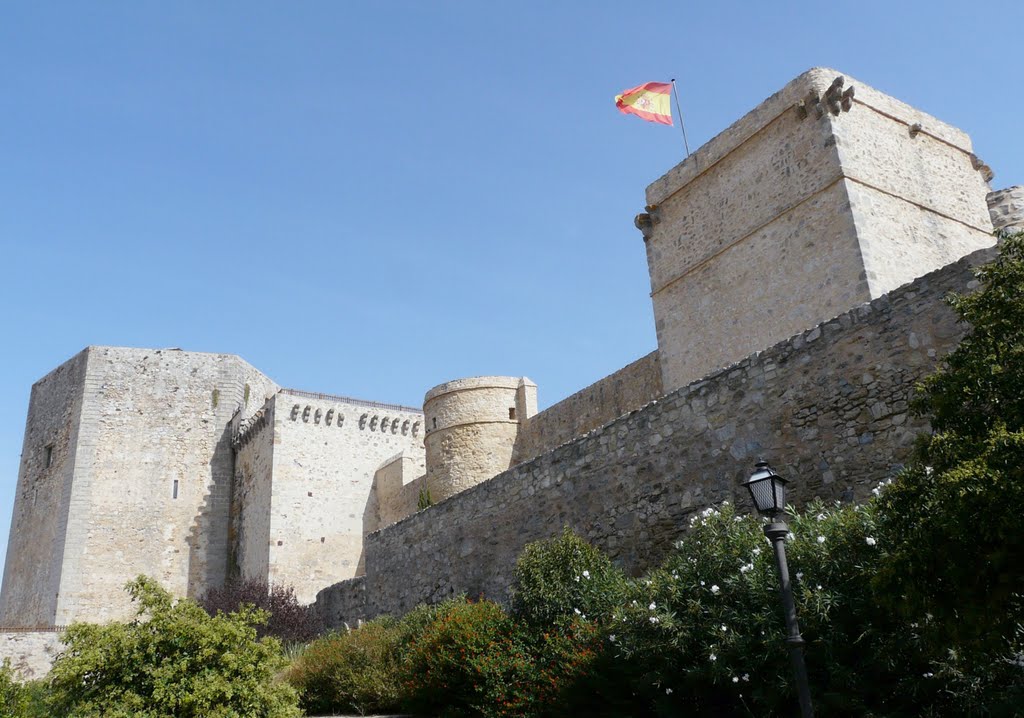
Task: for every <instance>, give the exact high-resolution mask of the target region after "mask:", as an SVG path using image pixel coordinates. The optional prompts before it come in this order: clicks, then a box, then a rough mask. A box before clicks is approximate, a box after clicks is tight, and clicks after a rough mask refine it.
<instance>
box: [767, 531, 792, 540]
mask: <svg viewBox="0 0 1024 718" xmlns="http://www.w3.org/2000/svg"><path fill="white" fill-rule="evenodd" d="M795 539H796V534H794V533H793V532H792V531H790V532H789V533H788V534H786V540H787V541H793V540H795ZM769 543H770V542H769Z"/></svg>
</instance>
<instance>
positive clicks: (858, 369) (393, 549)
mask: <svg viewBox="0 0 1024 718" xmlns="http://www.w3.org/2000/svg"><path fill="white" fill-rule="evenodd" d="M993 256H994V255H993V252H992V251H991V250H982V251H979V252H976V253H974V254H972V255H971V256H969V257H967V258H965V259H963V260H961V261H959V262H957V263H955V264H952V265H950V266H948V267H945V268H943V269H941V270H938V271H936V272H933V273H931V274H929V275H926V276H925V277H923V278H921V279H919V280H917V281H915V282H913V283H912V284H910V285H907V286H905V287H902V288H900V289H898V290H896V291H894V292H893V293H891V294H889V295H886V296H884V297H881V298H879V299H876V300H874V301H872V302H871V303H870V304H865V305H862V306H860V307H857V308H855V309H853V310H851V311H849V312H846V313H845V314H842V315H840V316H838V317H836V318H834V319H832V320H830V321H828V322H825V323H824V324H821V325H819V326H817V327H814V328H813V329H810V330H808V331H805V332H803V333H801V334H798V335H796V336H794V337H792V338H790V339H788V340H786V341H784V342H781V343H779V344H777V345H775V346H774V347H772V348H770V349H768V350H766V351H763V352H759V353H756V354H752V355H750V356H749V357H747V358H746V359H744V360H743V361H741V362H739V363H738V364H735V365H733V366H730V367H727V368H725V369H723V370H721V371H719V372H717V373H715V374H713V375H711V376H708V377H706V378H704V379H702V380H700V381H697V382H694V383H692V384H690V385H688V386H686V387H683V388H681V389H679V390H676V391H673V392H671V393H669V394H668V395H666V396H664V397H662V398H660V399H658V400H657V401H655V402H652V403H651V404H649V405H647V406H645V407H643V408H642V409H639V410H637V411H634V412H631V413H630V414H627V415H626V416H623V417H621V418H619V419H616V420H615V421H613V422H611V423H610V424H607V425H606V426H604V427H602V428H600V429H598V430H596V431H593V432H591V433H589V434H587V435H586V436H583V437H581V438H579V439H577V440H575V441H572V442H570V443H568V444H565V445H563V446H560V447H559V448H557V449H555V450H554V451H551V452H549V453H546V454H544V455H543V456H540V457H538V458H536V459H534V460H533V461H530V462H528V463H525V464H520V465H519V466H516V467H514V468H512V469H511V470H509V471H507V472H505V473H503V474H500V475H499V476H497V477H495V478H494V479H492V480H490V481H486V482H484V483H482V484H480V485H478V486H476V487H474V488H472V489H470V490H468V491H466V492H464V493H462V494H459V495H458V496H455V497H452V498H451V499H448V500H447V501H442V502H441V503H439V504H437V505H435V506H432V507H430V508H429V509H427V510H425V511H421V512H419V513H417V514H415V515H413V516H411V517H409V518H407V519H405V520H403V521H401V522H399V523H398V524H396V525H394V526H392V527H390V528H386V529H383V530H381V531H378V532H376V533H373V534H371V535H369V536H368V537H367V541H366V566H367V573H366V579H365V580H366V582H365V586H366V589H365V599H361V598H359V596H360V595H361V594H358V593H353V591H352V590H351V587H350V586H348V585H346V584H344V583H343V584H340V585H338V586H334V587H331V588H329V589H326V590H325V591H323V592H321V594H320V595H321V602H323V603H325V604H326V603H330V605H331V606H332V613H331V615H332V616H333V617H334V620H348V621H352V620H354V619H355V618H357V617H365V616H372V615H377V614H380V613H396V614H397V613H402V612H405V611H408V610H409V609H411V608H412V607H414V606H415V605H416V604H417V603H419V602H422V601H428V602H432V601H437V600H440V599H443V598H446V597H448V596H451V595H453V594H456V593H462V592H465V593H467V594H469V595H472V596H476V595H480V594H483V595H485V596H488V597H491V598H494V599H497V600H504V599H506V598H507V596H508V588H509V582H510V578H511V572H512V568H513V565H514V561H515V557H516V556H517V555H518V553H519V552H520V550H521V549H522V547H523V546H524V545H525V544H526V543H527V542H530V541H534V540H538V539H542V538H548V537H550V536H552V535H554V534H555V533H557V532H558V531H559V530H560V529H561V527H562V526H565V525H568V526H571V527H572V528H573V529H575V530H576V531H577V532H579V533H580V534H582V535H583V536H585V537H586V538H587V540H588V541H590V542H592V543H593V544H595V545H597V546H599V547H600V548H601V549H603V550H604V551H607V552H608V553H609V554H610V555H611V556H613V557H614V559H615V561H616V562H617V563H618V564H620V565H621V566H623V567H624V568H625V569H627V570H628V571H630V572H632V573H634V574H635V573H638V572H641V571H643V570H645V569H647V568H649V567H651V566H653V565H655V564H657V563H658V562H659V561H660V560H661V559H662V558H663V556H664V554H665V552H666V550H667V549H668V547H669V546H670V545H671V543H672V542H673V541H674V540H676V539H677V537H678V536H679V535H680V533H681V532H682V531H683V530H684V527H685V526H686V525H687V521H688V517H689V516H690V515H691V514H692V513H693V512H694V511H697V510H699V509H701V508H703V507H705V506H708V505H710V504H717V503H720V502H722V501H725V500H730V501H734V502H736V503H738V504H739V505H740V507H741V508H742V509H749V499H748V498H747V497H746V496H745V493H746V492H745V491H744V490H743V488H742V486H741V485H740V484H741V482H742V481H743V480H744V479H745V478H746V477H747V476H748V475H749V472H750V471H751V468H752V466H753V463H754V462H755V461H756V460H758V459H760V458H765V459H768V460H770V461H771V462H772V463H773V465H774V466H775V467H776V468H777V469H778V470H780V472H781V473H783V474H784V475H785V476H787V477H788V478H790V479H791V480H792V482H793V483H792V484H791V487H792V492H793V493H792V497H793V499H794V501H795V503H798V504H800V503H803V502H806V501H807V500H809V499H811V498H814V497H820V498H822V499H825V500H833V499H836V500H843V501H849V500H861V499H864V498H866V497H867V496H868V495H869V493H870V491H871V489H872V488H873V487H874V486H875V485H876V484H877V482H879V481H881V480H883V479H886V478H888V477H891V476H892V475H893V474H894V473H895V472H896V471H898V470H899V468H900V466H901V464H902V462H903V461H904V460H905V459H906V457H907V456H908V455H909V452H910V451H911V448H912V445H913V441H914V437H915V436H916V435H917V434H918V433H919V432H921V431H924V430H926V429H927V424H926V422H923V421H922V420H920V419H916V418H914V417H911V416H910V415H909V414H908V413H907V402H908V399H909V397H910V394H911V391H912V387H913V385H914V383H915V382H916V381H917V380H918V379H919V378H920V377H922V376H923V375H925V374H927V373H928V372H930V371H932V370H933V369H934V368H935V366H936V364H937V362H938V360H939V359H940V358H941V357H942V356H943V355H945V354H946V353H948V352H949V351H950V350H951V349H952V348H954V347H955V346H956V344H957V342H958V341H959V339H960V337H961V336H962V335H963V332H964V331H965V327H964V326H963V325H960V324H958V323H957V322H956V317H955V315H954V314H953V312H952V311H951V310H950V309H949V308H948V307H947V305H946V304H945V303H944V302H943V301H942V300H943V297H945V296H946V295H947V293H948V292H950V291H954V290H955V291H963V290H965V289H969V288H972V287H973V286H974V279H973V274H972V271H971V270H972V267H973V266H975V265H976V264H978V263H980V262H982V261H987V260H989V259H991V258H992V257H993ZM442 527H443V530H440V529H441V528H442ZM345 601H348V603H347V604H345Z"/></svg>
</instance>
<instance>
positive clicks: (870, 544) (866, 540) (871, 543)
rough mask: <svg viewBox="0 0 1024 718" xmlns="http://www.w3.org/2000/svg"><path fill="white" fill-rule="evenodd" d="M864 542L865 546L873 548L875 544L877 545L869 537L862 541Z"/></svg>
mask: <svg viewBox="0 0 1024 718" xmlns="http://www.w3.org/2000/svg"><path fill="white" fill-rule="evenodd" d="M864 542H865V543H866V544H867V545H868V546H874V545H875V544H877V543H878V542H877V541H875V540H874V539H873V538H871V537H870V536H868V537H867V538H866V539H864Z"/></svg>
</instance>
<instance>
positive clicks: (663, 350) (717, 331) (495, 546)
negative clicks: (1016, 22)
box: [0, 68, 1024, 675]
mask: <svg viewBox="0 0 1024 718" xmlns="http://www.w3.org/2000/svg"><path fill="white" fill-rule="evenodd" d="M991 178H992V175H991V172H990V170H989V169H988V167H987V166H986V165H985V164H984V163H983V162H981V160H979V159H978V157H977V156H976V155H974V153H973V151H972V147H971V142H970V138H969V137H968V136H967V135H966V134H965V133H964V132H962V131H960V130H958V129H956V128H954V127H951V126H949V125H946V124H944V123H942V122H941V121H939V120H937V119H935V118H933V117H931V116H929V115H927V114H925V113H922V112H920V111H918V110H916V109H914V108H912V107H909V106H908V105H906V104H903V103H901V102H899V101H898V100H895V99H893V98H891V97H889V96H887V95H885V94H883V93H881V92H878V91H876V90H873V89H872V88H870V87H868V86H866V85H864V84H862V83H860V82H857V81H851V80H849V79H848V78H843V77H842V76H841V75H840V73H838V72H836V71H834V70H828V69H820V68H819V69H813V70H810V71H808V72H806V73H804V74H802V75H800V76H799V77H797V78H796V79H794V80H793V81H791V82H790V83H788V84H787V85H786V86H785V87H784V88H783V89H782V90H780V91H779V92H778V93H776V94H775V95H773V96H771V97H769V98H768V99H767V100H765V101H764V102H762V103H761V104H760V105H758V106H757V107H756V108H755V109H754V110H752V111H751V112H749V113H748V114H747V115H745V116H744V117H743V118H741V119H740V120H738V121H737V122H736V123H734V124H733V125H732V126H731V127H729V128H728V129H727V130H725V131H724V132H722V133H721V134H720V135H718V136H717V137H715V138H714V139H712V140H711V141H709V142H708V143H707V144H706V145H704V146H703V147H702V148H700V149H699V150H698V151H697V152H695V153H694V154H693V155H691V156H690V157H688V158H687V159H686V160H685V161H684V162H682V163H680V164H679V165H677V166H676V167H674V168H673V169H672V170H670V171H669V172H668V173H667V174H666V175H664V176H663V177H662V178H661V179H659V180H657V181H656V182H654V183H653V184H652V185H651V186H650V187H648V189H647V198H646V199H647V201H646V208H645V211H644V212H642V213H641V214H639V215H638V216H637V217H636V225H637V228H638V229H639V230H640V231H641V233H642V235H643V241H644V245H645V248H646V253H647V259H648V266H649V270H650V277H651V297H652V301H653V303H654V313H655V320H656V329H657V337H658V348H657V350H655V351H654V352H652V353H650V354H648V355H646V356H644V357H642V358H640V359H638V360H637V361H635V362H633V363H632V364H630V365H628V366H626V367H624V368H623V369H621V370H619V371H618V372H616V373H614V374H612V375H611V376H609V377H606V378H605V379H602V380H600V381H599V382H597V383H596V384H594V385H592V386H590V387H587V388H585V389H583V390H581V391H580V392H578V393H576V394H574V395H572V396H570V397H568V398H567V399H565V400H564V401H562V402H559V403H558V404H555V405H554V406H552V407H550V408H548V409H546V410H545V411H542V412H538V410H537V387H536V385H534V384H533V383H532V382H531V381H530V380H529V379H526V378H525V377H494V376H488V377H475V378H466V379H457V380H455V381H451V382H447V383H445V384H442V385H440V386H437V387H434V388H433V389H430V390H429V391H428V392H427V393H426V396H425V399H424V404H423V407H422V409H420V408H415V407H404V406H396V405H389V404H382V403H377V402H372V401H363V400H357V399H351V398H346V397H340V396H331V395H326V394H315V393H309V392H303V391H297V390H293V389H287V388H282V387H280V386H278V385H277V384H276V383H275V382H274V381H273V380H272V379H271V378H269V377H267V376H265V375H264V374H262V373H261V372H260V371H259V370H257V369H256V368H254V367H252V366H250V365H249V364H247V363H246V362H245V361H243V360H242V359H240V358H239V357H236V356H233V355H227V354H200V353H194V352H186V351H181V350H178V349H126V348H115V347H89V348H87V349H85V350H84V351H82V352H81V353H79V354H78V355H76V356H75V357H73V358H71V359H70V360H68V361H67V362H65V363H64V364H62V365H61V366H59V367H57V368H56V369H54V370H53V371H52V372H50V373H49V374H47V375H46V376H45V377H43V378H42V379H40V380H39V381H38V382H37V383H36V384H35V385H34V386H33V387H32V394H31V399H30V405H29V412H28V419H27V423H26V429H25V441H24V449H23V453H22V458H21V467H20V471H19V476H18V487H17V496H16V502H15V507H14V518H13V522H12V527H11V537H10V542H9V547H8V554H7V563H6V566H5V570H4V577H3V588H2V592H0V656H4V655H9V656H12V657H14V658H15V664H16V666H18V667H19V668H20V670H21V671H22V672H23V673H24V674H25V675H31V674H33V672H35V673H38V672H40V671H44V670H45V666H46V662H47V660H48V659H49V657H50V656H52V654H53V652H54V651H55V650H56V647H57V641H56V634H55V633H54V632H53V631H52V628H53V627H54V626H60V625H64V624H67V623H69V622H71V621H76V620H88V621H104V620H111V619H120V618H124V617H126V616H128V615H130V614H131V613H132V609H131V606H130V605H129V603H128V599H127V596H126V595H125V594H124V592H123V591H122V590H121V589H122V586H123V585H124V583H125V582H126V581H127V580H129V579H130V578H132V577H134V576H136V575H137V574H140V573H144V574H147V575H150V576H152V577H154V578H156V579H158V580H159V581H160V582H161V583H162V584H163V585H164V586H166V587H167V588H168V589H169V590H171V591H172V592H174V593H175V594H177V595H180V596H198V595H201V594H203V593H204V592H205V591H206V590H208V589H209V588H211V587H214V586H219V585H220V584H222V583H223V582H224V581H225V580H226V579H227V578H230V577H233V576H244V577H258V578H265V579H268V580H270V581H273V582H277V583H283V584H288V585H291V586H293V587H295V590H296V593H297V595H298V596H299V598H300V599H301V600H303V601H305V602H313V601H315V602H316V604H317V606H318V607H319V609H320V610H321V612H322V613H323V615H324V617H325V618H326V619H327V621H328V623H329V624H330V625H340V624H341V623H343V622H352V621H355V620H358V619H361V618H366V617H370V616H373V615H378V614H380V613H385V612H400V611H403V610H407V609H408V608H411V607H412V606H413V605H415V604H416V603H418V602H421V601H432V600H438V599H440V598H444V597H446V596H448V595H451V594H454V593H457V592H467V593H470V594H473V595H476V594H479V593H484V594H486V595H488V596H491V597H494V598H497V599H499V600H500V599H503V598H505V597H506V596H507V589H508V585H509V581H510V574H511V567H512V563H513V562H514V558H515V556H516V554H517V553H518V551H519V550H520V549H521V547H522V546H523V545H524V544H525V543H526V542H528V541H531V540H535V539H538V538H544V537H547V536H550V535H552V534H553V533H555V532H557V531H558V530H560V529H561V527H562V526H563V525H570V526H572V527H573V528H575V529H576V530H577V531H579V532H580V533H582V534H584V535H585V536H586V537H587V538H588V539H589V540H591V541H592V542H593V543H595V544H597V545H599V546H600V547H601V548H603V549H604V550H606V551H607V552H608V553H610V554H611V555H612V556H613V557H614V558H615V560H616V561H618V562H619V563H620V564H621V565H623V566H624V567H626V568H627V569H629V570H632V571H640V570H643V569H644V568H646V567H648V566H650V565H651V564H652V563H653V562H655V561H657V560H658V559H659V558H660V556H661V555H663V553H664V551H665V550H666V548H667V547H668V546H669V545H670V544H671V542H672V541H673V540H674V539H675V538H676V537H677V536H678V534H679V533H680V532H681V531H682V527H683V526H685V525H686V519H687V517H688V516H689V515H690V514H691V513H692V512H693V511H696V510H699V509H700V508H703V507H704V506H707V505H708V504H711V503H715V502H718V501H722V500H725V499H730V500H735V501H737V502H739V503H741V504H742V503H743V502H744V501H745V498H744V497H743V495H742V493H741V492H740V491H739V490H738V486H739V483H740V482H741V481H742V479H743V478H744V477H745V475H746V473H747V472H748V471H749V469H750V466H751V465H752V463H753V461H754V460H756V459H757V458H759V457H760V456H762V455H765V456H770V457H772V458H773V459H774V460H775V461H776V462H777V463H778V464H779V466H780V468H781V467H783V466H784V467H786V469H787V470H788V472H789V473H792V474H794V476H793V478H794V479H796V481H794V489H795V497H796V499H797V501H803V500H807V499H809V498H812V497H821V498H826V499H841V500H856V499H858V498H864V497H865V496H866V494H867V492H868V491H869V490H870V488H871V486H873V485H874V483H876V482H877V481H878V480H880V479H884V478H886V477H888V476H891V475H892V474H893V473H894V472H895V471H897V470H898V468H899V466H900V463H901V461H902V460H903V459H904V458H905V457H906V456H907V454H908V452H909V450H910V446H911V444H912V442H913V437H914V436H915V435H916V434H917V433H918V432H919V431H922V430H925V429H926V428H927V426H926V425H924V424H923V423H922V422H921V421H920V420H918V419H915V418H914V417H912V416H911V415H909V414H908V413H907V399H908V396H909V393H910V391H911V387H912V386H913V383H914V382H915V381H916V380H917V379H918V378H920V377H921V376H922V375H924V374H926V373H927V372H929V371H931V370H932V369H933V368H934V367H935V365H936V363H937V361H938V359H939V358H941V356H942V355H943V354H944V353H945V352H947V351H949V350H950V349H951V348H952V347H954V346H955V345H956V342H957V341H958V340H959V338H960V337H961V336H962V334H963V331H964V328H963V327H962V326H961V325H959V324H957V323H956V320H955V317H954V316H953V315H952V313H951V312H950V310H949V309H948V308H947V307H946V306H945V304H944V303H943V302H942V298H943V296H944V295H945V294H946V293H947V292H948V291H951V290H960V291H962V290H965V289H969V288H970V287H971V286H972V284H971V283H972V281H973V279H972V275H971V268H972V267H973V266H976V265H977V264H978V263H980V262H983V261H986V260H987V259H989V258H991V256H992V252H993V250H992V249H991V248H992V246H993V245H994V243H995V239H994V237H993V234H992V232H993V228H996V229H1001V228H1015V227H1024V188H1022V187H1013V188H1009V189H1007V190H1003V191H1000V192H991V191H990V187H989V181H990V180H991ZM428 496H429V497H430V499H431V501H432V502H433V504H434V505H433V506H431V507H429V508H427V509H426V510H420V509H422V508H423V505H424V504H425V503H428V502H426V501H425V499H426V497H428Z"/></svg>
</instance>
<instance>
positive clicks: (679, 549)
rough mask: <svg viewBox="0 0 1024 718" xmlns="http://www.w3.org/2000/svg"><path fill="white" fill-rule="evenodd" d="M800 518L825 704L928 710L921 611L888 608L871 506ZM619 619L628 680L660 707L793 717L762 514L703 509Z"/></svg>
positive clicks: (661, 711) (818, 687) (796, 554)
mask: <svg viewBox="0 0 1024 718" xmlns="http://www.w3.org/2000/svg"><path fill="white" fill-rule="evenodd" d="M790 528H791V530H792V537H791V539H790V540H788V541H787V551H788V553H789V566H790V571H791V574H792V576H793V587H794V594H795V598H796V601H797V604H798V612H799V619H800V623H801V629H802V632H803V635H804V638H805V639H806V640H807V641H808V643H807V647H806V657H807V665H808V670H809V672H810V675H811V683H812V694H813V695H814V700H815V706H816V708H817V709H818V712H819V714H821V715H870V714H873V713H875V712H877V713H880V714H882V715H901V714H902V715H918V713H917V712H915V711H916V706H918V705H921V703H920V701H922V700H925V701H927V700H928V699H929V698H928V695H922V691H921V690H920V687H921V682H922V681H921V676H922V675H923V674H924V673H926V672H928V668H929V664H928V662H927V661H926V660H925V657H924V655H923V654H922V653H921V651H920V646H919V642H917V641H916V640H915V638H914V633H913V628H912V626H911V624H910V622H909V621H905V620H903V619H900V618H895V617H893V616H891V615H890V614H884V613H881V612H879V611H878V610H877V604H876V601H875V598H874V596H873V593H872V588H871V576H872V574H873V573H874V571H875V570H876V567H877V566H878V564H879V561H880V557H881V554H882V551H883V550H884V547H882V546H881V545H880V544H879V542H878V539H877V538H876V536H875V533H876V531H875V517H874V507H873V506H871V505H868V506H861V507H848V506H847V507H839V506H836V507H831V508H825V507H823V506H821V505H819V504H816V505H812V506H810V507H809V508H808V509H807V510H806V511H804V512H802V513H798V514H795V515H793V517H792V519H791V522H790ZM612 627H613V628H610V629H609V635H608V642H609V643H611V644H613V645H614V646H615V650H616V655H617V658H618V660H620V661H622V662H624V663H625V669H624V673H625V674H626V685H624V689H625V690H628V691H629V692H630V693H631V694H635V695H636V696H637V698H638V699H640V702H641V703H642V704H643V705H645V706H647V707H649V709H650V710H651V711H652V713H653V714H655V715H679V714H682V713H684V712H685V713H686V714H688V715H707V716H728V715H737V716H739V715H749V714H750V712H752V714H753V715H758V716H770V715H787V714H791V713H792V711H793V708H794V707H795V705H796V697H795V692H794V691H793V689H792V681H791V676H792V673H791V669H790V664H789V661H788V657H787V654H786V648H785V644H784V622H783V616H782V612H781V608H780V605H779V600H778V578H777V573H776V569H775V565H774V554H773V551H772V547H771V545H770V544H769V542H768V540H767V539H766V538H765V536H764V534H763V532H762V524H761V522H760V521H759V520H758V519H756V518H754V517H750V516H739V515H737V514H736V513H735V511H734V509H733V507H732V506H730V505H728V504H726V505H723V506H722V507H721V508H720V509H709V510H707V511H705V512H703V513H702V514H700V515H698V516H697V517H695V520H694V522H693V526H692V529H691V532H690V533H689V534H688V535H687V536H686V537H685V538H683V539H682V540H681V541H680V542H679V543H677V545H676V550H675V552H674V553H673V554H672V555H671V556H670V557H669V558H668V559H667V561H666V563H665V565H664V566H663V567H662V568H661V569H659V570H657V571H654V572H652V573H651V574H650V575H649V576H647V577H646V578H645V579H641V580H638V581H635V582H634V583H633V586H632V592H631V595H630V596H629V599H628V601H627V602H626V604H625V605H624V606H623V607H622V608H621V609H620V610H619V611H618V612H617V614H616V616H615V619H614V620H613V622H612ZM924 690H925V692H926V693H929V695H930V692H932V691H933V687H932V686H929V685H926V686H925V688H924ZM903 710H905V711H907V712H904V713H901V712H900V711H903Z"/></svg>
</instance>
